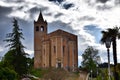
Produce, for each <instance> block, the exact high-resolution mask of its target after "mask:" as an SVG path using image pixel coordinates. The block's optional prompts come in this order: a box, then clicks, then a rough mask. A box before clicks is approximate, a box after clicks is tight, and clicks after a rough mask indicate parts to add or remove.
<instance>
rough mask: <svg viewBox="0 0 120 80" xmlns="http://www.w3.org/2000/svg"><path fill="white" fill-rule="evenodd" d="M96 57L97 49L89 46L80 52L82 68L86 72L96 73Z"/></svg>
mask: <svg viewBox="0 0 120 80" xmlns="http://www.w3.org/2000/svg"><path fill="white" fill-rule="evenodd" d="M97 57H98V50H97V49H94V48H93V47H91V46H88V48H87V49H86V50H85V51H84V53H83V54H82V58H83V61H82V62H81V64H82V68H83V69H84V70H86V71H88V72H91V71H92V75H93V76H95V75H96V71H97V61H96V60H97Z"/></svg>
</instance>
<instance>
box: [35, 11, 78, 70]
mask: <svg viewBox="0 0 120 80" xmlns="http://www.w3.org/2000/svg"><path fill="white" fill-rule="evenodd" d="M77 44H78V43H77V36H76V35H74V34H71V33H68V32H66V31H63V30H60V29H58V30H56V31H54V32H51V33H49V34H48V33H47V21H45V20H44V19H43V16H42V13H41V12H40V14H39V17H38V20H37V21H34V67H35V68H49V67H56V68H64V69H66V70H71V71H75V69H76V68H77V67H78V45H77Z"/></svg>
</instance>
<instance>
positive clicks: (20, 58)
mask: <svg viewBox="0 0 120 80" xmlns="http://www.w3.org/2000/svg"><path fill="white" fill-rule="evenodd" d="M21 39H24V38H23V33H22V29H20V28H19V25H18V22H17V20H16V19H15V18H14V19H13V29H12V33H8V34H7V36H6V39H5V40H4V41H6V42H8V43H9V44H8V45H7V47H10V50H9V51H8V53H7V54H6V55H5V60H7V61H9V63H10V64H11V65H12V66H13V68H14V69H15V71H16V72H17V73H18V74H19V75H20V76H21V75H23V74H26V73H27V58H26V55H27V54H26V53H25V52H24V48H25V47H24V46H23V44H22V42H21ZM9 55H12V56H11V57H10V56H9ZM10 58H12V59H11V61H10V60H9V59H10Z"/></svg>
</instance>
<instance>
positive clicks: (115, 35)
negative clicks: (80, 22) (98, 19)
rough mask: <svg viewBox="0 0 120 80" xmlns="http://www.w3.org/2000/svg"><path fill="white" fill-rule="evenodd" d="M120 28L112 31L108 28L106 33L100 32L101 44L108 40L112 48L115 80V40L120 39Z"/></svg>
mask: <svg viewBox="0 0 120 80" xmlns="http://www.w3.org/2000/svg"><path fill="white" fill-rule="evenodd" d="M119 29H120V28H118V27H114V28H113V29H111V28H108V29H107V31H102V34H103V36H102V38H101V43H102V44H104V43H105V41H106V39H108V38H110V39H111V42H112V46H113V60H114V70H115V80H118V76H117V73H116V66H117V51H116V43H117V42H116V39H117V38H118V39H120V31H119Z"/></svg>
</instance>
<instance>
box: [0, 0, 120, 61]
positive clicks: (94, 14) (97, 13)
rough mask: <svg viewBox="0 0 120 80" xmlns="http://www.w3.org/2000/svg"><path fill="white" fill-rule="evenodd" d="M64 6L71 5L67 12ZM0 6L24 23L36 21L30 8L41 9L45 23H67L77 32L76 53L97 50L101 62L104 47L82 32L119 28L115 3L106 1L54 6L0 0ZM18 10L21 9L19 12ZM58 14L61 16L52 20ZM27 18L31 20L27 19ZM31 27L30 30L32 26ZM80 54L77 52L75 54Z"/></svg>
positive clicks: (29, 0)
mask: <svg viewBox="0 0 120 80" xmlns="http://www.w3.org/2000/svg"><path fill="white" fill-rule="evenodd" d="M64 3H72V4H74V6H73V7H71V8H70V9H64V8H63V7H62V5H63V4H64ZM0 4H1V6H4V7H12V10H13V11H12V12H10V14H9V15H8V16H9V17H18V18H20V19H23V20H26V21H33V20H37V17H38V15H39V13H38V12H39V11H35V12H34V14H32V13H30V12H29V10H30V9H32V8H38V9H40V8H41V10H42V11H43V16H44V18H45V19H46V20H47V21H48V24H49V23H52V22H54V21H61V22H64V23H65V24H68V25H69V26H70V27H71V28H72V29H73V30H77V31H78V32H77V35H78V36H79V38H78V40H79V42H78V43H79V44H78V46H79V47H78V48H79V51H82V52H83V51H84V50H85V49H86V48H87V46H94V47H95V48H98V49H99V50H100V53H101V55H102V60H103V61H107V60H106V57H104V55H103V53H104V52H105V51H106V50H105V47H104V46H101V45H100V44H99V43H96V36H94V34H96V33H94V34H93V35H92V34H90V33H88V32H87V31H86V30H84V27H85V26H86V25H91V24H93V25H96V26H97V27H99V28H100V29H101V30H105V29H107V28H112V27H113V26H115V25H118V26H119V25H120V16H119V14H120V11H119V10H120V7H119V6H118V5H115V0H108V1H107V2H106V3H100V2H97V0H64V2H62V3H61V4H60V5H59V4H58V3H53V2H49V1H48V0H35V1H34V0H25V1H24V2H22V3H15V2H11V3H6V2H4V1H0ZM20 7H21V8H22V9H19V8H20ZM58 14H61V15H60V16H58V17H55V16H56V15H58ZM31 15H32V16H33V18H31ZM31 27H33V25H32V26H31ZM49 27H50V26H49ZM56 27H57V26H56ZM98 36H100V35H98ZM119 43H120V42H119ZM119 43H118V44H119ZM119 48H120V47H119V46H118V57H119V58H120V50H119ZM26 52H27V53H30V54H32V53H33V51H32V50H26ZM81 54H82V53H79V55H81ZM79 60H81V58H79ZM119 62H120V60H119Z"/></svg>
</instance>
